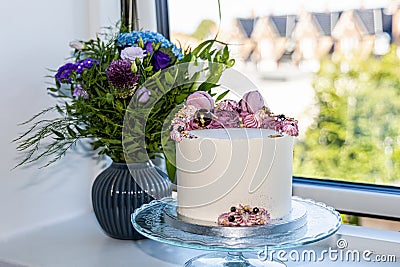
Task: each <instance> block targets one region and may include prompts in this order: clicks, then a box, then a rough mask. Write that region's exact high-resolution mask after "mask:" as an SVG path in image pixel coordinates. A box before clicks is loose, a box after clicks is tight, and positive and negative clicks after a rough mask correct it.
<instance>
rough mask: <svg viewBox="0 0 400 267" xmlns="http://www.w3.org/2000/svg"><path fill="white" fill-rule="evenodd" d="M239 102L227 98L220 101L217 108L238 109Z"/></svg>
mask: <svg viewBox="0 0 400 267" xmlns="http://www.w3.org/2000/svg"><path fill="white" fill-rule="evenodd" d="M238 108H239V104H238V103H237V102H236V101H235V100H230V99H225V100H222V101H221V102H219V103H218V105H217V109H219V110H227V111H237V110H238Z"/></svg>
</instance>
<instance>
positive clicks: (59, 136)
mask: <svg viewBox="0 0 400 267" xmlns="http://www.w3.org/2000/svg"><path fill="white" fill-rule="evenodd" d="M51 131H52V132H53V133H54V134H55V135H57V137H58V138H61V140H63V139H65V137H64V135H63V134H62V133H60V132H59V131H57V130H54V129H51Z"/></svg>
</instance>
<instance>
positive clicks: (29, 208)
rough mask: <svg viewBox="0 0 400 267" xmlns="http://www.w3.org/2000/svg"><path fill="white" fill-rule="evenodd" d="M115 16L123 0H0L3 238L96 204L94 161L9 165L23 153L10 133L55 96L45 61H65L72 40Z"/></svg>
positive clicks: (0, 234) (52, 63)
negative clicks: (48, 85) (48, 82)
mask: <svg viewBox="0 0 400 267" xmlns="http://www.w3.org/2000/svg"><path fill="white" fill-rule="evenodd" d="M118 18H119V0H113V1H110V0H98V1H96V0H64V1H59V0H56V1H54V0H35V1H5V0H0V25H1V26H0V92H1V93H0V94H1V96H0V118H1V121H0V123H1V124H0V128H1V138H0V239H2V238H8V237H10V236H12V235H13V234H17V233H20V232H23V231H26V230H29V229H30V228H32V227H38V226H41V225H45V224H49V223H52V222H54V221H59V220H62V219H65V218H67V217H71V216H75V215H77V214H80V213H83V212H86V211H88V210H90V209H91V204H90V185H91V182H92V179H93V178H94V176H95V175H96V172H97V171H98V168H99V167H98V166H96V164H95V162H94V161H92V160H91V159H88V158H84V157H82V156H77V155H75V154H74V153H69V154H68V155H67V156H66V157H65V158H64V159H63V160H61V161H59V162H58V163H57V164H56V165H54V166H52V167H48V168H45V169H40V170H39V169H38V166H30V167H28V168H19V169H16V170H13V171H11V169H12V167H13V166H14V165H15V164H16V163H17V157H18V154H17V153H16V150H15V148H16V146H15V144H13V143H11V142H10V141H11V140H12V139H13V138H15V137H16V136H17V135H18V133H20V132H22V131H23V129H24V128H23V127H18V126H17V123H20V122H22V121H24V120H26V119H27V118H29V117H30V116H32V115H33V114H35V113H37V112H38V111H40V110H41V109H43V108H45V107H47V106H49V105H50V104H51V103H53V101H54V100H53V99H52V98H51V97H49V96H48V95H47V92H46V84H45V82H46V78H45V75H47V74H49V72H48V71H47V70H46V68H52V69H56V68H58V67H59V66H60V65H62V64H63V62H64V61H65V59H66V58H67V57H68V56H69V53H70V51H71V49H70V48H69V47H68V43H69V42H70V41H71V40H74V39H86V38H88V37H92V36H94V35H95V32H96V31H98V30H99V28H100V26H108V25H110V24H115V23H116V21H117V19H118ZM96 168H97V169H96Z"/></svg>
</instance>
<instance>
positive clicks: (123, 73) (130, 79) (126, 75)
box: [106, 59, 139, 89]
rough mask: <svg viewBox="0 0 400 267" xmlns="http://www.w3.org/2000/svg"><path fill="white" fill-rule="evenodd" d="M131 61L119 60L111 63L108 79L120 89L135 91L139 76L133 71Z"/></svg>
mask: <svg viewBox="0 0 400 267" xmlns="http://www.w3.org/2000/svg"><path fill="white" fill-rule="evenodd" d="M131 66H132V63H131V62H130V61H129V60H123V59H118V60H115V61H113V62H111V64H110V66H108V68H107V70H106V74H107V79H108V80H109V81H110V83H111V84H112V85H114V86H115V87H117V88H118V89H133V88H135V86H136V85H137V82H138V79H139V75H138V74H136V73H133V72H132V71H131Z"/></svg>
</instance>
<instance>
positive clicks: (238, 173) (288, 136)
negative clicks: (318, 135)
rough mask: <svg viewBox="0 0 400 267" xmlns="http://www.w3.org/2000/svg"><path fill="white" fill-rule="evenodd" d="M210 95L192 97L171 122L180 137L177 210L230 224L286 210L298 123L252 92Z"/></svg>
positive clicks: (174, 136) (256, 221)
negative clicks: (220, 97)
mask: <svg viewBox="0 0 400 267" xmlns="http://www.w3.org/2000/svg"><path fill="white" fill-rule="evenodd" d="M250 93H252V94H253V96H252V97H253V99H254V97H256V98H258V97H259V93H258V92H256V91H253V92H250ZM255 93H257V94H258V95H257V94H255ZM205 94H206V93H204V92H202V93H201V95H197V98H196V99H195V101H193V99H190V96H189V98H188V100H187V102H186V104H187V105H186V106H185V107H184V108H183V109H182V110H181V111H180V112H179V113H178V114H177V116H176V117H175V119H174V120H173V123H172V127H171V138H172V139H174V140H175V141H177V143H176V167H177V188H178V214H179V215H180V216H182V218H187V219H191V220H197V221H199V222H200V221H205V222H214V223H218V224H221V225H225V226H250V225H260V224H265V223H268V221H269V219H279V218H283V217H285V216H287V215H288V214H289V213H290V211H291V196H292V160H293V139H294V138H293V136H295V135H297V133H298V130H297V122H296V121H295V120H294V119H291V118H286V117H284V116H283V115H278V116H276V115H274V114H272V113H271V112H270V111H269V110H268V109H267V108H266V107H265V106H264V102H263V100H262V105H261V100H257V101H258V103H257V101H253V102H252V101H251V100H252V99H249V98H246V96H248V94H246V95H245V96H244V97H243V99H242V100H241V102H239V103H236V102H234V101H231V100H226V101H222V102H220V103H219V104H218V105H217V106H216V107H214V103H213V101H212V100H211V97H209V95H205ZM244 99H245V100H246V101H247V103H250V104H247V105H244V104H243V102H242V101H244ZM207 101H209V102H207ZM254 103H255V104H254ZM196 105H197V106H196ZM255 106H258V108H257V107H256V108H254V107H255ZM227 112H228V113H227Z"/></svg>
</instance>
